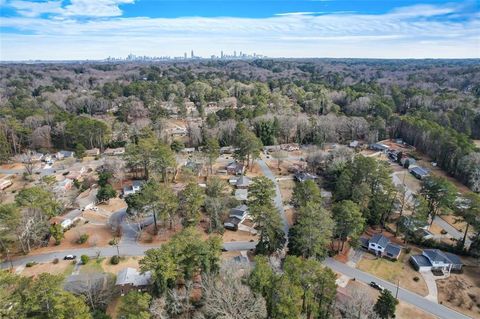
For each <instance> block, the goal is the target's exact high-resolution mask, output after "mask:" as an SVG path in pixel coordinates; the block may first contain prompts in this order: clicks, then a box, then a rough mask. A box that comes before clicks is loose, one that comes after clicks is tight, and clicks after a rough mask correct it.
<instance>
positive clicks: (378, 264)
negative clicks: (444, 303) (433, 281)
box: [357, 251, 428, 296]
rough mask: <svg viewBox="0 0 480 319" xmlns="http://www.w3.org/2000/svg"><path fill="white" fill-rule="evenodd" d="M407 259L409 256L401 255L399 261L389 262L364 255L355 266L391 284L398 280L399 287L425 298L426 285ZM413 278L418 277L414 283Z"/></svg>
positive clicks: (426, 292)
mask: <svg viewBox="0 0 480 319" xmlns="http://www.w3.org/2000/svg"><path fill="white" fill-rule="evenodd" d="M412 253H413V251H412ZM409 257H410V254H405V253H402V255H401V256H400V260H398V261H390V260H387V259H385V258H376V257H375V256H373V255H370V254H369V253H365V256H364V257H363V258H362V259H361V260H360V262H359V263H358V264H357V268H358V269H360V270H362V271H365V272H368V273H370V274H372V275H374V276H377V277H379V278H382V279H384V280H386V281H389V282H391V283H393V284H397V281H398V280H400V287H402V288H405V289H408V290H410V291H413V292H415V293H417V294H419V295H421V296H426V295H427V294H428V288H427V285H426V284H425V281H424V280H423V278H422V276H421V275H420V274H419V273H418V272H416V271H415V270H414V269H413V268H412V266H411V265H410V263H409V262H408V258H409ZM415 277H418V281H414V279H413V278H415Z"/></svg>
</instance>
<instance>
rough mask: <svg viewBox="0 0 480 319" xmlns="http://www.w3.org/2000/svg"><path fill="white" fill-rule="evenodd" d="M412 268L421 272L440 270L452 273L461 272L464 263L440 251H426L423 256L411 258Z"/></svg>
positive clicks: (455, 256) (456, 257) (454, 256)
mask: <svg viewBox="0 0 480 319" xmlns="http://www.w3.org/2000/svg"><path fill="white" fill-rule="evenodd" d="M410 263H411V264H412V266H413V267H414V268H415V269H416V270H417V271H420V272H424V271H431V270H440V271H443V272H447V273H450V272H451V271H457V272H459V271H461V270H462V267H463V263H462V261H461V260H460V257H458V256H457V255H454V254H451V253H447V252H443V251H441V250H440V249H425V250H424V251H423V252H422V254H421V255H413V256H411V257H410Z"/></svg>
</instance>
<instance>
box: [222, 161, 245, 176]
mask: <svg viewBox="0 0 480 319" xmlns="http://www.w3.org/2000/svg"><path fill="white" fill-rule="evenodd" d="M226 169H227V173H228V174H231V175H241V174H243V172H244V171H245V167H244V166H243V164H242V163H239V162H237V161H233V162H231V163H230V164H228V165H227V167H226Z"/></svg>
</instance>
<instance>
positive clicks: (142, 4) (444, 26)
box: [0, 0, 480, 61]
mask: <svg viewBox="0 0 480 319" xmlns="http://www.w3.org/2000/svg"><path fill="white" fill-rule="evenodd" d="M479 3H480V1H478V0H466V1H452V0H451V1H443V0H420V1H412V0H353V1H346V0H207V1H205V0H47V1H43V0H42V1H41V0H38V1H33V0H29V1H27V0H0V60H1V61H17V60H77V59H82V60H86V59H91V60H92V59H104V58H107V57H109V56H111V57H125V56H127V55H128V54H130V53H132V54H135V55H140V56H143V55H147V56H172V57H173V56H183V54H184V52H188V55H190V52H191V50H193V51H194V54H195V55H197V56H203V57H210V56H211V55H213V54H214V55H220V51H222V50H223V51H224V52H225V53H229V54H232V53H233V51H236V52H237V53H239V52H244V53H254V52H255V53H257V54H262V55H266V56H269V57H305V58H306V57H332V58H480V10H479Z"/></svg>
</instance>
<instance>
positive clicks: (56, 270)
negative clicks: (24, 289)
mask: <svg viewBox="0 0 480 319" xmlns="http://www.w3.org/2000/svg"><path fill="white" fill-rule="evenodd" d="M74 267H75V265H74V264H73V263H72V261H71V260H59V261H58V263H57V264H54V263H53V262H50V263H44V264H37V265H34V266H32V267H25V269H23V270H22V272H21V273H20V274H21V275H22V276H25V277H33V276H38V275H39V274H41V273H49V274H52V275H64V276H69V275H70V274H71V273H72V271H73V268H74Z"/></svg>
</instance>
